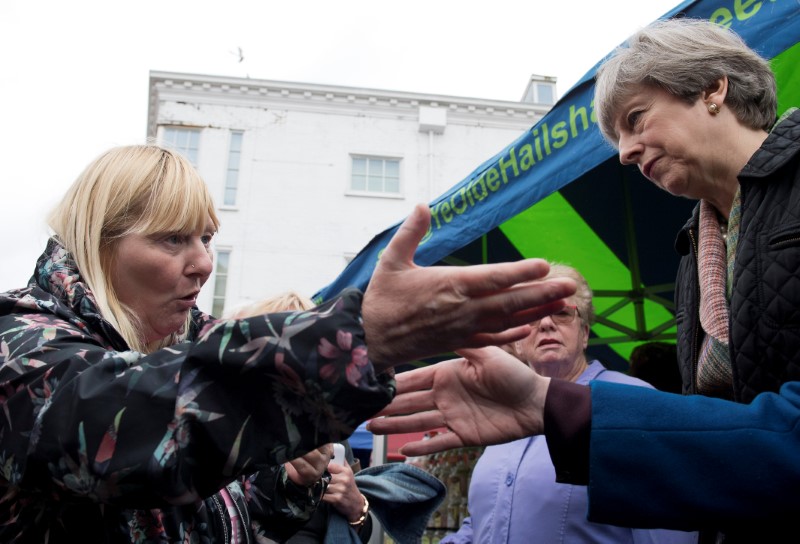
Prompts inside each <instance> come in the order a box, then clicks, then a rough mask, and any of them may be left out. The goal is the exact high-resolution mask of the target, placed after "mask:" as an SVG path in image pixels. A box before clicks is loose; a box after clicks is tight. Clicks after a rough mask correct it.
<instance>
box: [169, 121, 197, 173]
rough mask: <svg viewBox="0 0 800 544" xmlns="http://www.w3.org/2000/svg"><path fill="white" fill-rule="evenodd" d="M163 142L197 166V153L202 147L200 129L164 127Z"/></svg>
mask: <svg viewBox="0 0 800 544" xmlns="http://www.w3.org/2000/svg"><path fill="white" fill-rule="evenodd" d="M162 143H163V144H164V146H165V147H169V148H171V149H174V150H175V151H177V152H178V153H180V154H181V155H183V156H184V157H186V158H187V159H188V160H189V162H190V163H192V165H193V166H195V167H197V155H198V151H199V149H200V130H198V129H195V128H179V127H164V132H163V134H162Z"/></svg>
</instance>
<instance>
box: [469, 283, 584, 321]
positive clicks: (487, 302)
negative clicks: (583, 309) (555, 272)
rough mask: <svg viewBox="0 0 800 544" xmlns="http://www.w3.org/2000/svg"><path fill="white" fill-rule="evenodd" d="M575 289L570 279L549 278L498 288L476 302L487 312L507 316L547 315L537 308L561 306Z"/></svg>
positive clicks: (545, 311) (575, 286)
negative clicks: (525, 314)
mask: <svg viewBox="0 0 800 544" xmlns="http://www.w3.org/2000/svg"><path fill="white" fill-rule="evenodd" d="M576 289H577V284H576V283H575V281H573V280H572V279H571V278H551V279H548V280H543V281H537V282H533V283H526V284H524V285H515V286H514V287H511V288H508V289H506V288H502V287H500V288H498V289H497V290H496V291H498V292H494V293H493V294H490V295H486V296H483V297H480V298H478V301H479V302H480V303H481V305H483V306H485V307H486V308H487V309H489V310H493V311H496V312H498V313H500V314H506V315H509V316H511V315H514V314H518V313H523V314H524V313H525V312H528V313H536V312H539V313H540V314H541V315H547V312H548V310H547V309H544V310H541V309H539V308H540V307H542V306H547V305H549V304H553V303H555V304H556V305H557V304H559V303H560V304H561V305H562V306H563V304H564V303H563V302H561V300H562V299H565V298H567V297H569V296H572V295H574V294H575V291H576ZM476 295H479V293H476ZM558 309H560V307H559V308H558ZM514 324H515V325H519V324H520V323H514Z"/></svg>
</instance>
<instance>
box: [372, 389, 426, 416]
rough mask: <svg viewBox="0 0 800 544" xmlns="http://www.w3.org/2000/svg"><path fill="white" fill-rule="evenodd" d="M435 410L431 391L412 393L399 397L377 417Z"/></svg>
mask: <svg viewBox="0 0 800 544" xmlns="http://www.w3.org/2000/svg"><path fill="white" fill-rule="evenodd" d="M434 409H436V402H435V400H434V397H433V392H432V391H431V390H425V391H412V392H410V393H402V394H400V395H397V396H396V397H395V398H394V399H393V400H392V402H391V403H389V405H388V406H386V407H385V408H384V409H383V410H381V411H380V412H378V413H377V414H376V417H382V416H402V415H406V414H413V413H415V412H425V411H427V410H434Z"/></svg>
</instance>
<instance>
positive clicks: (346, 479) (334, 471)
mask: <svg viewBox="0 0 800 544" xmlns="http://www.w3.org/2000/svg"><path fill="white" fill-rule="evenodd" d="M328 472H330V473H331V481H330V483H329V484H328V488H327V489H326V490H325V495H324V496H323V497H322V500H323V502H327V503H329V504H330V505H331V506H333V507H334V508H335V509H336V510H337V511H338V512H339V513H340V514H341V515H342V516H343V517H344V518H345V519H346V520H347V521H349V522H354V521H357V520H358V519H359V518H360V517H361V513H362V511H363V509H364V497H363V495H361V492H360V491H359V490H358V487H356V479H355V475H354V474H353V470H352V469H351V468H350V465H348V464H347V463H344V464H342V465H340V464H338V463H331V464H330V465H328Z"/></svg>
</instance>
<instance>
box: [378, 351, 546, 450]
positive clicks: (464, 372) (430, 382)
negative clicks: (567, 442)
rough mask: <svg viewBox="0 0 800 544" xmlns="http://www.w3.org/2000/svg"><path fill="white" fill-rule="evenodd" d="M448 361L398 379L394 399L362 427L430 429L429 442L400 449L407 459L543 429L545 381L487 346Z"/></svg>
mask: <svg viewBox="0 0 800 544" xmlns="http://www.w3.org/2000/svg"><path fill="white" fill-rule="evenodd" d="M458 353H459V355H462V356H463V357H464V358H462V359H452V360H449V361H443V362H440V363H436V364H434V365H430V366H427V367H424V368H420V369H417V370H412V371H409V372H402V373H400V374H398V375H397V396H395V398H394V400H393V401H392V403H391V404H389V406H387V407H386V408H384V409H383V410H381V411H380V412H379V413H378V414H377V415H378V416H392V417H376V418H375V419H373V420H372V421H370V423H369V424H368V425H367V428H368V429H369V430H370V431H372V432H373V433H375V434H394V433H409V432H422V431H429V430H433V429H437V428H441V427H447V428H448V429H449V430H450V432H448V433H439V434H437V435H435V436H433V437H431V438H430V439H428V440H420V441H416V442H410V443H408V444H406V445H405V446H403V447H402V448H401V449H400V453H402V454H403V455H408V456H415V455H427V454H430V453H435V452H438V451H443V450H447V449H452V448H458V447H461V446H478V445H484V446H488V445H491V444H500V443H503V442H509V441H511V440H516V439H518V438H522V437H525V436H530V435H535V434H541V433H542V432H543V431H544V402H545V398H546V396H547V388H548V387H549V385H550V378H545V377H543V376H540V375H539V374H537V373H536V372H534V371H533V370H532V369H531V368H529V367H528V366H527V365H525V364H522V363H521V362H520V361H519V359H517V358H516V357H514V356H513V355H511V354H509V353H507V352H505V351H504V350H502V349H500V348H498V347H494V346H490V347H486V348H481V349H465V350H459V351H458Z"/></svg>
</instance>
